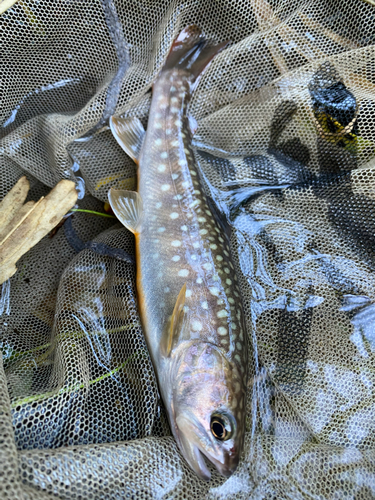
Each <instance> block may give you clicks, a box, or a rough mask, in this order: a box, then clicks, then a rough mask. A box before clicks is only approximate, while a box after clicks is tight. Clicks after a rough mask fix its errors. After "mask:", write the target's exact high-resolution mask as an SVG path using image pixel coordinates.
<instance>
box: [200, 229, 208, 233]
mask: <svg viewBox="0 0 375 500" xmlns="http://www.w3.org/2000/svg"><path fill="white" fill-rule="evenodd" d="M207 233H208V231H207V229H201V230H200V231H199V234H207Z"/></svg>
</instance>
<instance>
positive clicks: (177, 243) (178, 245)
mask: <svg viewBox="0 0 375 500" xmlns="http://www.w3.org/2000/svg"><path fill="white" fill-rule="evenodd" d="M171 245H172V247H180V246H181V241H179V240H173V241H172V243H171Z"/></svg>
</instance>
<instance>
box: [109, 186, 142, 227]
mask: <svg viewBox="0 0 375 500" xmlns="http://www.w3.org/2000/svg"><path fill="white" fill-rule="evenodd" d="M108 200H109V204H110V205H111V208H112V210H113V212H114V213H115V215H116V217H117V218H118V220H119V221H120V222H121V223H122V224H124V226H125V227H126V228H127V229H129V231H131V232H132V233H134V234H135V233H139V231H140V224H141V218H142V212H143V204H142V198H141V197H140V195H139V194H138V193H137V192H136V191H125V190H124V189H113V188H111V189H110V190H109V192H108Z"/></svg>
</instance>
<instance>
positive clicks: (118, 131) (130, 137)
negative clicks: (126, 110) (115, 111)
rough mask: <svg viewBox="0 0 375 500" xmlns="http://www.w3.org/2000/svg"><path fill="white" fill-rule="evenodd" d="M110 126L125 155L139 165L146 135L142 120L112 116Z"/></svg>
mask: <svg viewBox="0 0 375 500" xmlns="http://www.w3.org/2000/svg"><path fill="white" fill-rule="evenodd" d="M109 126H110V127H111V131H112V134H113V136H114V138H115V139H116V141H117V142H118V143H119V145H120V146H121V147H122V149H123V150H124V151H125V153H126V154H127V155H129V156H130V158H132V159H133V160H134V161H135V163H137V164H138V160H139V154H140V152H141V148H142V144H143V140H144V137H145V134H146V132H145V129H144V128H143V125H142V123H141V122H140V120H139V119H138V118H136V117H132V118H120V117H119V116H111V118H110V119H109Z"/></svg>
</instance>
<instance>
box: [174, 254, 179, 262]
mask: <svg viewBox="0 0 375 500" xmlns="http://www.w3.org/2000/svg"><path fill="white" fill-rule="evenodd" d="M180 259H181V257H180V256H179V255H174V256H173V257H172V260H173V262H178V261H179V260H180Z"/></svg>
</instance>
